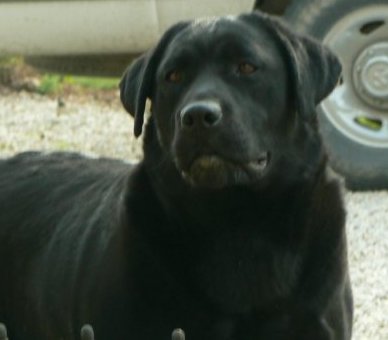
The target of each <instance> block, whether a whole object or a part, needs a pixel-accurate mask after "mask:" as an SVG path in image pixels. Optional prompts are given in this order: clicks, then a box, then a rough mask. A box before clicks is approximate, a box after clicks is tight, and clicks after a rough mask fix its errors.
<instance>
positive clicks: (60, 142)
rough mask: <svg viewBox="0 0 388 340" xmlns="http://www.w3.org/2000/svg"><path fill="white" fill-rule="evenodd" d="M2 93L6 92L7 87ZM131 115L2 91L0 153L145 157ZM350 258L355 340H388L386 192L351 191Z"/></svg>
mask: <svg viewBox="0 0 388 340" xmlns="http://www.w3.org/2000/svg"><path fill="white" fill-rule="evenodd" d="M3 92H4V91H3ZM132 126H133V125H132V119H131V118H130V117H129V115H127V114H126V113H125V111H124V110H123V109H122V108H121V106H120V104H119V99H118V96H117V100H116V101H115V104H112V103H110V104H109V105H108V104H106V103H104V102H101V101H96V100H94V99H93V97H85V96H84V97H74V98H72V97H69V98H67V99H66V100H65V106H64V107H60V106H59V105H58V101H57V100H56V99H52V98H49V97H44V96H40V95H36V94H29V93H25V92H21V93H13V92H8V93H0V156H6V155H11V154H14V153H15V152H19V151H24V150H31V149H35V150H58V149H59V150H73V151H80V152H83V153H92V154H96V155H104V156H110V157H119V158H125V159H129V160H133V159H139V158H140V157H141V152H140V141H136V140H135V139H134V138H133V137H132ZM345 201H346V204H347V208H348V223H347V228H348V240H349V260H350V269H351V277H352V281H353V290H354V297H355V329H354V337H353V339H354V340H388V192H366V193H351V192H347V193H346V195H345Z"/></svg>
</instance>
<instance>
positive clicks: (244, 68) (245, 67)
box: [238, 62, 257, 75]
mask: <svg viewBox="0 0 388 340" xmlns="http://www.w3.org/2000/svg"><path fill="white" fill-rule="evenodd" d="M256 69H257V67H256V66H254V65H252V64H250V63H247V62H242V63H240V64H238V72H239V73H241V74H246V75H249V74H252V73H253V72H255V71H256Z"/></svg>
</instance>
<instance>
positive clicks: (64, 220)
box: [0, 13, 352, 340]
mask: <svg viewBox="0 0 388 340" xmlns="http://www.w3.org/2000/svg"><path fill="white" fill-rule="evenodd" d="M339 73H340V65H339V63H338V61H337V59H336V58H335V57H334V56H333V55H332V54H331V53H330V52H329V51H328V50H327V49H326V48H324V47H322V46H321V45H320V44H319V43H317V42H315V41H313V40H310V39H309V38H307V37H304V36H298V35H296V34H294V33H292V32H291V31H290V30H289V29H288V28H287V27H286V26H284V25H283V24H282V23H280V22H279V21H278V20H277V19H274V18H271V17H268V16H265V15H262V14H259V13H253V14H244V15H241V16H238V17H225V18H218V19H209V20H201V21H195V22H183V23H179V24H177V25H175V26H173V27H172V28H171V29H170V30H168V31H167V32H166V33H165V35H164V36H163V37H162V39H161V40H160V42H159V44H158V45H157V46H156V47H155V48H154V49H152V50H151V51H150V52H148V53H147V54H145V55H143V56H142V57H140V58H139V59H137V60H136V61H135V62H134V63H133V65H132V66H130V68H129V69H128V70H127V72H126V74H125V75H124V77H123V80H122V82H121V98H122V101H123V104H124V106H125V108H126V109H127V110H128V111H129V112H130V113H131V114H133V115H134V116H135V134H136V135H140V134H141V132H142V125H143V114H144V109H145V104H146V99H147V98H149V99H150V101H151V106H152V109H151V111H152V114H151V118H150V119H149V121H148V123H147V125H146V131H145V137H144V160H143V161H142V162H140V164H138V165H137V166H135V167H130V166H129V165H126V164H124V163H121V162H119V161H114V160H106V159H103V160H101V159H100V160H92V159H87V158H83V157H81V156H78V155H74V154H51V155H44V154H40V153H24V154H20V155H18V156H15V157H13V158H11V159H8V160H3V161H1V163H0V208H1V211H0V270H1V279H0V321H2V322H4V323H6V325H7V326H8V329H9V333H10V339H11V340H26V339H39V340H44V339H77V338H78V337H79V330H80V329H81V326H82V325H83V324H85V323H90V324H92V326H93V327H94V331H95V334H96V339H97V340H102V339H105V340H106V339H109V340H112V339H113V340H114V339H127V340H129V339H131V340H140V339H142V340H158V339H160V340H167V339H169V338H170V336H171V331H172V330H173V329H174V328H177V327H180V328H183V329H184V330H185V332H186V335H187V338H188V339H189V340H190V339H191V340H259V339H265V340H280V339H282V340H291V339H295V340H303V339H305V340H307V339H308V340H320V339H322V340H323V339H325V340H326V339H332V340H333V339H336V340H345V339H350V337H351V324H352V302H351V300H352V298H351V291H350V283H349V277H348V269H347V254H346V236H345V229H344V221H345V212H344V208H343V204H342V199H341V189H340V188H341V186H340V185H339V184H338V181H337V180H336V179H335V178H333V177H332V176H330V175H329V174H328V171H327V169H326V157H325V153H324V151H323V148H322V143H321V140H320V137H319V135H318V132H317V127H316V117H315V106H316V104H317V103H319V102H320V101H321V100H322V99H323V98H324V97H325V96H326V95H327V94H328V93H330V91H331V90H332V89H333V88H334V86H335V84H336V82H337V79H338V76H339ZM112 133H114V131H113V132H112Z"/></svg>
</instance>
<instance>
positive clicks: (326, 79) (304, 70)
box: [252, 12, 341, 120]
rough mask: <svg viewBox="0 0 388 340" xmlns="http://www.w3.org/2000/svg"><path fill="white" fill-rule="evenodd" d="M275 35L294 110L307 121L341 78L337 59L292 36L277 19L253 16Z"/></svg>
mask: <svg viewBox="0 0 388 340" xmlns="http://www.w3.org/2000/svg"><path fill="white" fill-rule="evenodd" d="M252 15H253V16H256V19H257V18H261V20H262V22H264V23H265V24H266V26H267V29H268V30H269V31H272V33H274V35H275V38H277V39H278V41H279V42H280V44H281V46H282V47H283V48H284V50H285V53H286V59H287V61H288V62H289V69H290V76H291V82H292V86H293V89H294V96H295V103H294V104H295V109H296V110H297V111H298V112H299V114H300V115H301V116H302V117H303V118H305V119H308V120H309V119H310V118H312V117H313V114H314V113H315V107H316V106H317V105H318V104H319V103H320V102H321V101H322V100H323V99H324V98H325V97H326V96H327V95H328V94H329V93H330V92H331V91H332V90H333V89H334V88H335V86H336V84H337V82H338V79H339V76H340V74H341V64H340V62H339V60H338V58H337V57H336V56H335V55H334V54H333V53H332V52H331V51H330V50H329V49H328V48H327V47H325V46H323V45H322V44H321V43H320V42H319V41H317V40H314V39H313V38H310V37H308V36H305V35H300V34H297V33H295V32H293V31H292V30H291V29H290V28H289V27H288V26H287V25H286V24H284V23H283V22H281V21H280V20H279V19H277V18H274V17H271V16H268V15H265V14H260V13H258V12H256V13H253V14H252Z"/></svg>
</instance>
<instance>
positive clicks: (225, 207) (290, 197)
mask: <svg viewBox="0 0 388 340" xmlns="http://www.w3.org/2000/svg"><path fill="white" fill-rule="evenodd" d="M305 152H306V153H307V152H308V153H310V155H309V157H310V159H311V153H315V159H316V161H315V162H314V163H311V162H310V164H306V165H303V163H300V164H302V166H303V167H305V169H300V166H301V165H299V167H298V166H296V167H295V168H294V169H290V167H288V168H287V167H285V168H284V171H285V173H282V174H274V176H273V178H271V179H270V180H267V181H263V182H262V183H253V184H252V186H241V187H237V186H236V187H229V188H225V189H221V190H205V189H202V190H201V189H196V188H193V187H192V186H191V185H190V184H188V183H187V182H186V181H185V180H184V179H183V178H182V176H181V174H180V173H179V171H178V170H177V168H176V166H175V164H174V162H173V161H172V160H171V158H170V157H169V156H168V155H166V152H165V151H164V150H163V149H162V147H161V146H160V144H159V141H158V137H157V134H156V131H155V127H154V122H153V121H152V119H151V121H149V122H148V124H147V126H146V131H145V136H144V155H145V158H144V161H143V164H142V166H143V168H144V171H145V172H146V173H147V177H148V180H149V181H150V185H151V187H152V190H153V191H154V193H155V196H156V197H157V198H158V201H159V202H160V204H161V205H162V206H163V209H165V210H167V211H168V214H167V215H168V216H175V215H176V216H179V218H182V216H185V217H186V218H187V221H180V222H181V223H185V224H187V223H192V222H194V221H195V222H194V223H196V224H197V225H198V224H204V225H205V227H206V228H208V227H209V224H211V225H213V226H216V225H218V224H220V225H222V226H225V223H226V224H229V223H230V222H231V221H233V220H234V218H235V217H236V212H237V216H246V218H248V219H249V217H252V215H255V216H257V215H260V214H261V213H263V214H265V213H266V212H267V211H268V207H270V206H271V205H274V204H273V203H274V200H276V206H278V207H279V206H282V204H279V203H281V202H279V197H282V199H283V200H284V208H285V209H287V210H288V209H289V207H290V206H292V204H293V202H295V203H296V202H299V201H304V200H305V198H306V197H308V196H309V194H308V193H309V192H311V191H312V190H314V183H316V179H317V177H320V176H322V175H323V173H324V171H325V169H326V157H325V155H324V153H323V151H322V148H321V145H320V140H318V141H317V145H316V146H315V147H314V149H313V150H306V151H305ZM312 158H314V156H313V157H312ZM286 176H294V177H295V181H290V179H289V177H287V178H286V180H284V178H285V177H286ZM286 183H287V184H286ZM242 202H244V203H243V205H242ZM246 202H250V204H247V203H246ZM279 213H281V212H279ZM239 221H241V219H239Z"/></svg>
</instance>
